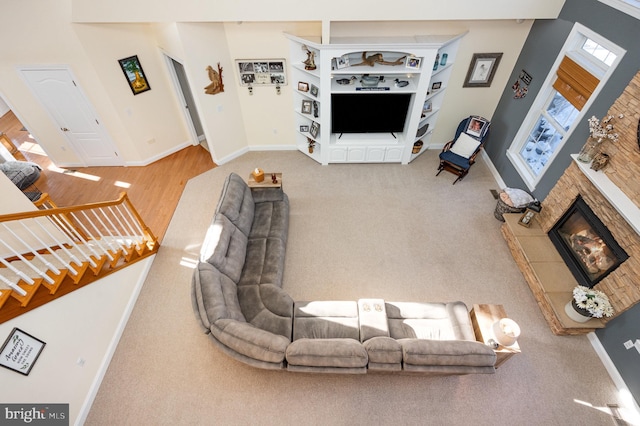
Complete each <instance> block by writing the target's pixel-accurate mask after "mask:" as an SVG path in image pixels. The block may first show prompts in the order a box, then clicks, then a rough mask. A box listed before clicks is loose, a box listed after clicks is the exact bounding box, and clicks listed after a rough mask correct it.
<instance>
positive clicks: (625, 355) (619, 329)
mask: <svg viewBox="0 0 640 426" xmlns="http://www.w3.org/2000/svg"><path fill="white" fill-rule="evenodd" d="M639 324H640V304H638V305H635V306H634V307H633V308H631V309H629V310H628V311H627V312H625V313H624V314H622V315H620V316H619V317H617V318H615V319H613V320H611V321H610V322H609V324H607V327H606V328H603V329H599V330H598V331H597V332H596V336H598V340H600V343H602V346H604V348H605V349H606V351H607V354H609V358H611V361H613V364H614V365H615V366H616V369H617V370H618V372H619V373H620V375H621V376H622V377H623V378H624V382H625V384H626V385H627V387H628V388H629V391H630V392H631V394H632V395H633V397H634V398H635V400H636V403H638V404H640V353H638V351H637V350H636V349H635V348H633V347H632V348H631V349H625V347H624V342H626V341H627V340H631V341H632V342H635V341H636V340H637V339H640V327H639Z"/></svg>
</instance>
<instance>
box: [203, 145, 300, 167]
mask: <svg viewBox="0 0 640 426" xmlns="http://www.w3.org/2000/svg"><path fill="white" fill-rule="evenodd" d="M297 149H298V148H297V147H296V146H295V145H269V146H265V145H251V146H248V147H246V148H242V149H239V150H237V151H236V152H234V153H232V154H229V155H227V156H226V157H223V158H219V159H215V160H214V161H215V163H216V164H217V165H219V166H221V165H223V164H225V163H228V162H229V161H231V160H234V159H236V158H238V157H240V156H241V155H243V154H246V153H247V152H249V151H295V150H297Z"/></svg>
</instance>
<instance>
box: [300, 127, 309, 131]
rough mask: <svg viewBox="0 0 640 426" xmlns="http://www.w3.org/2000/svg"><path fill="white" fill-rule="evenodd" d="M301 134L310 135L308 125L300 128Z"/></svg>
mask: <svg viewBox="0 0 640 426" xmlns="http://www.w3.org/2000/svg"><path fill="white" fill-rule="evenodd" d="M300 133H309V126H306V125H302V126H300Z"/></svg>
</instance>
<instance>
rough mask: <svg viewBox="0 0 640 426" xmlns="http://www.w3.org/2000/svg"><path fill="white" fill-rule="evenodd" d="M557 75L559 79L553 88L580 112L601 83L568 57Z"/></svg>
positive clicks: (563, 60) (561, 64)
mask: <svg viewBox="0 0 640 426" xmlns="http://www.w3.org/2000/svg"><path fill="white" fill-rule="evenodd" d="M556 74H557V75H558V78H557V79H556V81H555V82H554V83H553V88H554V89H556V90H557V91H558V92H559V93H560V94H561V95H562V96H564V98H565V99H566V100H568V101H569V102H571V104H572V105H573V106H574V107H576V108H577V109H578V110H581V109H582V108H583V107H584V104H586V103H587V101H588V100H589V97H590V96H591V94H592V93H593V91H594V90H595V89H596V87H598V83H600V80H599V79H598V78H597V77H594V76H593V74H591V73H589V72H588V71H587V70H585V69H584V68H582V67H581V66H580V65H578V63H577V62H575V61H573V60H572V59H570V58H569V57H568V56H565V57H564V59H562V62H560V66H559V67H558V70H557V71H556Z"/></svg>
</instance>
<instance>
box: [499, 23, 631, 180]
mask: <svg viewBox="0 0 640 426" xmlns="http://www.w3.org/2000/svg"><path fill="white" fill-rule="evenodd" d="M624 54H625V51H624V50H623V49H621V48H620V47H618V46H616V45H615V44H613V43H611V42H609V41H608V40H606V39H604V38H603V37H601V36H599V35H598V34H596V33H594V32H593V31H591V30H589V29H588V28H586V27H584V26H582V25H580V24H575V26H574V28H573V30H572V31H571V34H570V35H569V38H568V39H567V41H566V42H565V45H564V46H563V48H562V50H561V51H560V54H559V55H558V57H557V59H556V62H555V64H554V65H553V67H552V68H551V72H550V73H549V75H548V76H547V78H546V80H545V82H544V83H543V86H542V89H541V90H540V93H538V96H537V97H536V99H535V101H534V103H533V106H532V107H531V109H530V110H529V113H528V114H527V117H526V118H525V120H524V121H523V124H522V126H521V127H520V130H519V131H518V134H517V135H516V137H515V139H514V141H513V143H512V144H511V147H509V149H508V150H507V157H508V158H509V160H511V162H512V163H513V165H514V166H515V168H516V169H517V170H518V173H519V174H520V176H522V178H523V180H524V181H525V182H526V184H527V186H528V187H529V189H530V190H534V189H535V187H536V185H537V183H538V182H539V181H540V179H541V178H542V176H543V175H544V173H545V172H546V170H547V169H548V168H549V165H550V164H551V163H552V162H553V160H554V158H555V157H556V155H557V153H558V152H559V151H560V149H561V148H562V146H563V145H564V143H565V142H566V140H567V138H568V137H569V136H570V135H571V133H572V132H573V130H574V129H575V128H576V127H577V126H578V125H579V123H581V122H582V121H583V120H582V118H583V116H584V114H585V112H586V110H587V109H588V107H589V106H590V105H591V103H593V100H594V99H595V97H596V96H597V94H598V92H599V91H600V89H601V88H602V86H603V85H604V83H605V82H606V80H607V79H608V78H609V76H610V75H611V73H612V72H613V70H614V69H615V66H616V65H617V64H618V63H619V62H620V59H621V58H622V56H623V55H624Z"/></svg>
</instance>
